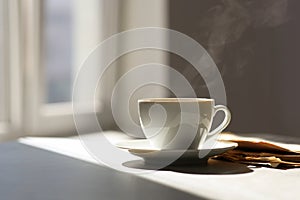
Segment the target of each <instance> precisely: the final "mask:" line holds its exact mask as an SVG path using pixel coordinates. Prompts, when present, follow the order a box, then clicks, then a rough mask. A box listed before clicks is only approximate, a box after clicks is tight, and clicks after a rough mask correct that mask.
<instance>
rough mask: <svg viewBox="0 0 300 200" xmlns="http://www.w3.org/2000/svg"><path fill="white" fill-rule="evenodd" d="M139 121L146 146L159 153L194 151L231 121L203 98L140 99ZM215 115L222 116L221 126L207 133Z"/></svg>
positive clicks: (219, 108)
mask: <svg viewBox="0 0 300 200" xmlns="http://www.w3.org/2000/svg"><path fill="white" fill-rule="evenodd" d="M138 105H139V119H140V123H141V127H142V130H143V132H144V134H145V136H146V138H147V139H149V140H150V143H151V144H152V145H153V146H154V147H156V148H160V149H198V148H201V147H202V146H203V144H204V143H205V141H206V139H207V137H210V136H213V135H216V134H218V133H220V132H222V131H223V130H224V129H225V128H226V127H227V126H228V124H229V122H230V120H231V114H230V111H229V109H228V108H227V107H226V106H223V105H217V106H215V101H214V99H206V98H147V99H140V100H139V101H138ZM218 111H223V112H224V113H225V118H224V120H223V122H222V123H221V124H220V125H219V126H218V127H217V128H216V129H214V130H211V126H212V122H213V118H214V116H215V114H216V113H217V112H218Z"/></svg>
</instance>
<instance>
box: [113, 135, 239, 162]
mask: <svg viewBox="0 0 300 200" xmlns="http://www.w3.org/2000/svg"><path fill="white" fill-rule="evenodd" d="M116 146H117V147H119V148H122V149H127V150H128V151H129V152H130V153H131V154H133V155H135V156H138V157H141V158H143V159H144V160H145V162H146V163H151V164H157V163H161V162H162V161H164V160H166V159H170V158H173V157H175V158H176V157H177V158H178V155H181V154H182V155H181V156H180V158H178V159H177V160H176V162H174V163H173V164H180V165H181V164H196V163H206V162H207V160H208V158H209V157H212V156H215V155H219V154H222V153H224V152H226V151H228V150H231V149H234V148H236V147H237V146H238V144H237V143H235V142H221V141H218V142H216V144H215V145H214V146H213V148H205V146H204V148H202V149H198V150H197V149H195V150H193V149H192V150H160V149H158V148H155V147H153V146H152V145H151V144H150V142H149V140H146V139H136V140H126V141H122V142H119V143H117V144H116Z"/></svg>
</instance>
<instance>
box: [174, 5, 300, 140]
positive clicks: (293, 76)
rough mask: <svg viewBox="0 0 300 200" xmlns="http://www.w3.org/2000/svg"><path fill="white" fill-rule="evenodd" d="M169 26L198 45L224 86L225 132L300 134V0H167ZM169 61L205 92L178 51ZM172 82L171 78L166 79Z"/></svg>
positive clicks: (202, 92)
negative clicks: (227, 118)
mask: <svg viewBox="0 0 300 200" xmlns="http://www.w3.org/2000/svg"><path fill="white" fill-rule="evenodd" d="M169 3H170V5H169V6H170V7H169V9H170V10H169V15H170V17H169V20H170V21H169V23H170V28H172V29H175V30H178V31H180V32H183V33H185V34H187V35H189V36H190V37H192V38H194V39H195V40H197V41H198V42H199V43H200V44H202V45H203V46H204V47H205V48H206V49H207V50H208V51H209V53H210V55H211V56H212V57H213V59H214V60H215V62H216V64H217V66H218V68H219V70H220V72H221V73H222V77H223V80H224V82H225V86H226V92H227V98H228V99H227V100H228V106H229V107H230V109H231V111H232V114H233V119H232V123H231V124H230V126H229V127H228V130H230V131H238V132H266V133H280V134H287V135H299V136H300V133H298V130H300V123H299V122H298V120H299V119H300V106H299V105H298V103H299V102H300V94H299V89H298V86H299V85H300V79H299V78H298V76H299V74H300V39H299V36H300V26H299V25H300V1H298V0H276V1H275V0H264V1H261V0H222V1H221V0H214V1H211V0H188V1H187V0H175V1H169ZM170 64H171V65H172V66H173V67H174V68H176V69H177V70H178V71H180V72H182V73H183V74H184V75H185V76H186V77H187V78H188V79H189V81H190V82H191V83H192V85H193V87H194V88H195V90H196V91H197V95H198V96H199V97H206V96H208V92H207V89H206V87H205V84H204V82H203V80H202V78H201V76H200V75H197V73H195V71H194V69H193V68H192V66H190V65H189V64H188V63H187V62H186V61H185V60H183V59H181V58H179V57H178V56H175V55H172V56H171V57H170ZM171 81H172V80H171Z"/></svg>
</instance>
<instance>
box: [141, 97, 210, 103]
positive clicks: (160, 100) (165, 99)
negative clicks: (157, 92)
mask: <svg viewBox="0 0 300 200" xmlns="http://www.w3.org/2000/svg"><path fill="white" fill-rule="evenodd" d="M138 102H139V103H142V102H214V99H209V98H167V97H166V98H143V99H139V100H138Z"/></svg>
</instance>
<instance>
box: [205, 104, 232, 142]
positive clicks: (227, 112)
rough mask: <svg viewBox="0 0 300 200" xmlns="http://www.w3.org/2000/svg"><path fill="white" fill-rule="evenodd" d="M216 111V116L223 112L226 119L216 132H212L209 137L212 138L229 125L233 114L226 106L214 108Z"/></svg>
mask: <svg viewBox="0 0 300 200" xmlns="http://www.w3.org/2000/svg"><path fill="white" fill-rule="evenodd" d="M214 109H215V111H214V116H215V115H216V113H217V112H218V111H223V112H224V113H225V118H224V120H223V122H222V123H221V124H220V125H219V126H218V127H217V128H215V129H214V130H212V131H210V132H209V133H208V136H212V135H215V134H218V133H221V132H222V131H223V130H224V129H225V128H226V127H227V126H228V124H229V122H230V120H231V113H230V111H229V109H228V108H227V107H226V106H223V105H217V106H215V107H214Z"/></svg>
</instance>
